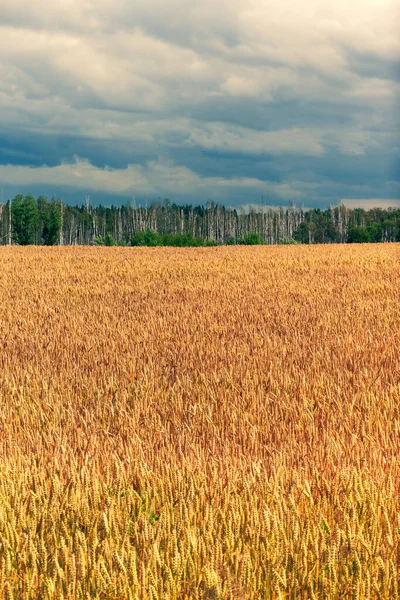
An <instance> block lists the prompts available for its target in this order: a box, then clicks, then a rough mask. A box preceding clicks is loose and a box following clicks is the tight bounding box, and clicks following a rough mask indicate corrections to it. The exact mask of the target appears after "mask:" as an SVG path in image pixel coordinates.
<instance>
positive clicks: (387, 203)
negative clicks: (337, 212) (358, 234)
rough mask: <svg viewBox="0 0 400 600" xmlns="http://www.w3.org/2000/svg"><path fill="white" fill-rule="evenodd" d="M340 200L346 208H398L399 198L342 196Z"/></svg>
mask: <svg viewBox="0 0 400 600" xmlns="http://www.w3.org/2000/svg"><path fill="white" fill-rule="evenodd" d="M341 202H342V203H343V204H344V205H345V206H347V208H365V209H367V210H368V209H370V208H400V198H390V199H387V198H366V199H361V198H357V199H349V198H343V199H342V200H341Z"/></svg>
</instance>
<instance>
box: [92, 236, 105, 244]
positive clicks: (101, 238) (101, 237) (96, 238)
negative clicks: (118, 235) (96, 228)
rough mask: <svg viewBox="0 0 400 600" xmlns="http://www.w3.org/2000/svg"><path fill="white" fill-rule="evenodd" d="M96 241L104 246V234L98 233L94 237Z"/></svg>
mask: <svg viewBox="0 0 400 600" xmlns="http://www.w3.org/2000/svg"><path fill="white" fill-rule="evenodd" d="M94 243H95V245H96V246H104V238H103V236H102V235H96V236H95V238H94Z"/></svg>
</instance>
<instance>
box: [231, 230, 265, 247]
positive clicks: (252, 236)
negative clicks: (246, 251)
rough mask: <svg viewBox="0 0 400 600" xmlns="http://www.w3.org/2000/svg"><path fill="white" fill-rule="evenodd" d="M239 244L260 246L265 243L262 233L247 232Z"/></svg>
mask: <svg viewBox="0 0 400 600" xmlns="http://www.w3.org/2000/svg"><path fill="white" fill-rule="evenodd" d="M237 243H238V244H243V245H245V246H258V245H260V244H262V243H263V241H262V238H261V236H260V234H258V233H255V232H254V233H247V234H246V235H245V236H243V237H242V238H240V239H239V240H238V241H237Z"/></svg>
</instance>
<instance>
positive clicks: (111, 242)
mask: <svg viewBox="0 0 400 600" xmlns="http://www.w3.org/2000/svg"><path fill="white" fill-rule="evenodd" d="M104 245H105V246H115V245H116V242H115V240H114V237H113V236H112V235H111V233H106V237H105V238H104Z"/></svg>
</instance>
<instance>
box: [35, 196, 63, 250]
mask: <svg viewBox="0 0 400 600" xmlns="http://www.w3.org/2000/svg"><path fill="white" fill-rule="evenodd" d="M37 206H38V211H39V222H40V224H41V241H42V243H43V244H44V245H45V246H55V245H56V244H57V243H58V241H59V239H60V227H61V207H60V204H59V202H57V201H56V200H54V199H52V200H51V201H50V202H47V200H46V198H45V197H44V196H39V198H38V199H37Z"/></svg>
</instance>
